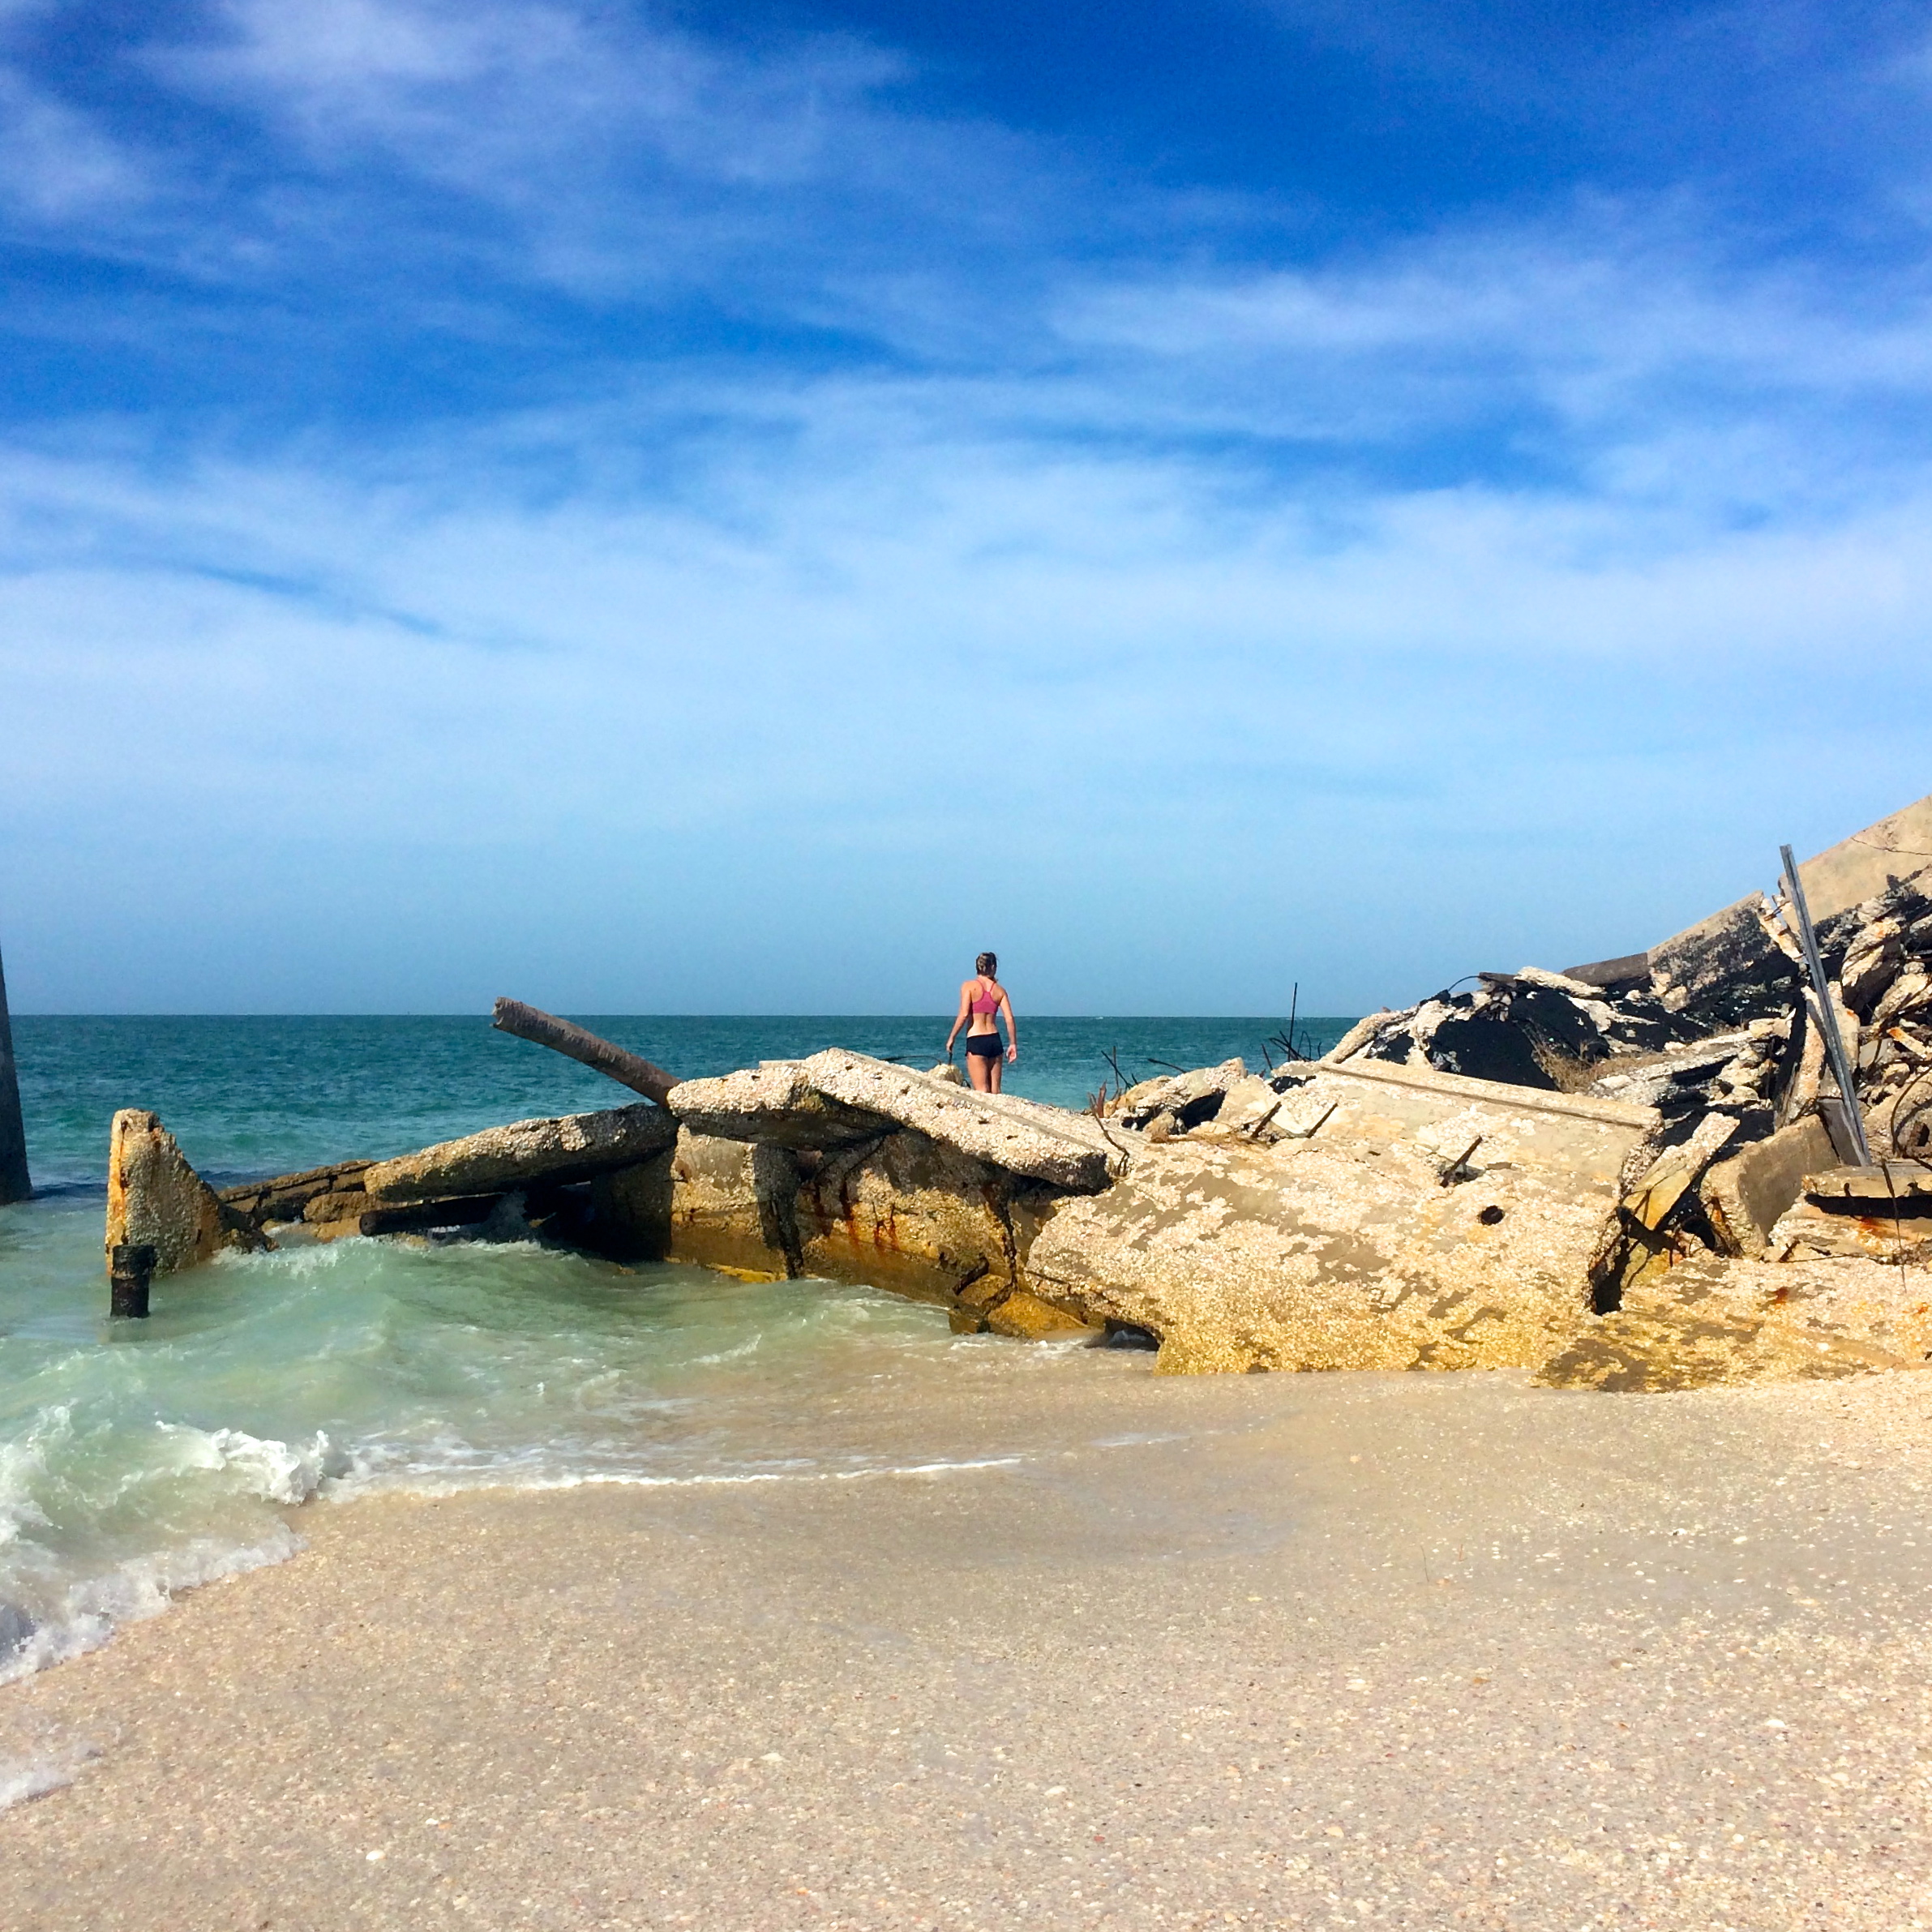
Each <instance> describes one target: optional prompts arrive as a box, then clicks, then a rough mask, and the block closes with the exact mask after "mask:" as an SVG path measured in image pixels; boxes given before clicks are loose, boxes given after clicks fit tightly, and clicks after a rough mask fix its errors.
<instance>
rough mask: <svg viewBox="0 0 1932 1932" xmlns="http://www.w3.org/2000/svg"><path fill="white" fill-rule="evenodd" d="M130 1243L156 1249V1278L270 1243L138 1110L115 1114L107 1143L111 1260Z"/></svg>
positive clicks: (162, 1130)
mask: <svg viewBox="0 0 1932 1932" xmlns="http://www.w3.org/2000/svg"><path fill="white" fill-rule="evenodd" d="M130 1243H131V1244H148V1245H151V1246H152V1248H153V1249H154V1251H155V1256H156V1265H155V1272H156V1274H174V1273H176V1272H178V1270H181V1269H183V1268H191V1267H193V1266H195V1265H196V1264H197V1263H198V1262H205V1261H210V1260H212V1259H213V1257H215V1256H216V1255H217V1254H219V1253H221V1251H222V1250H223V1249H226V1248H235V1249H261V1248H265V1247H267V1246H268V1243H267V1242H266V1241H265V1240H263V1238H262V1236H260V1235H259V1233H258V1232H255V1229H253V1228H252V1227H250V1226H249V1225H248V1224H247V1223H246V1222H244V1221H243V1220H242V1219H241V1217H240V1216H239V1215H238V1214H235V1213H234V1211H233V1210H232V1209H230V1208H229V1207H228V1206H225V1204H224V1203H223V1202H221V1199H220V1198H219V1197H217V1196H216V1193H215V1191H214V1189H212V1188H211V1187H210V1186H209V1185H208V1183H207V1182H206V1181H205V1180H203V1179H202V1178H201V1176H199V1174H197V1173H196V1172H195V1170H194V1168H193V1167H191V1166H189V1164H188V1162H187V1158H186V1155H184V1154H182V1150H181V1149H180V1147H179V1146H177V1145H176V1143H175V1139H174V1136H173V1134H171V1133H169V1131H168V1130H167V1129H166V1128H165V1127H164V1126H162V1125H161V1120H160V1119H159V1118H158V1116H156V1115H154V1114H151V1113H148V1112H146V1111H145V1110H144V1109H143V1108H141V1107H123V1108H122V1110H121V1112H118V1114H116V1115H115V1116H114V1125H113V1128H112V1129H111V1130H110V1133H109V1141H108V1158H107V1228H106V1240H105V1249H106V1252H107V1253H108V1255H109V1257H110V1260H111V1257H112V1255H113V1253H114V1249H116V1248H118V1247H120V1246H122V1244H130Z"/></svg>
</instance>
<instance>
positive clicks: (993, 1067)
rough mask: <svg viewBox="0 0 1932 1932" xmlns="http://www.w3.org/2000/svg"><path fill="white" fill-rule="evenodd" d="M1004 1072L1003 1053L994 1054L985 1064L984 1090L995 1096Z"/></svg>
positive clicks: (1004, 1060)
mask: <svg viewBox="0 0 1932 1932" xmlns="http://www.w3.org/2000/svg"><path fill="white" fill-rule="evenodd" d="M1005 1070H1006V1056H1005V1054H1004V1053H996V1054H995V1055H994V1056H992V1059H991V1060H988V1061H987V1063H986V1078H987V1089H986V1090H987V1092H988V1093H989V1094H996V1093H998V1092H999V1090H1000V1075H1001V1074H1002V1073H1005Z"/></svg>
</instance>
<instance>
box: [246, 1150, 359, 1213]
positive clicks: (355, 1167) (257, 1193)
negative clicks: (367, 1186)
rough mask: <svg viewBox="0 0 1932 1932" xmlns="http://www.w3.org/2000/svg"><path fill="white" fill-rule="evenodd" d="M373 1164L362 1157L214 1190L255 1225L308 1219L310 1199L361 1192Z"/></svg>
mask: <svg viewBox="0 0 1932 1932" xmlns="http://www.w3.org/2000/svg"><path fill="white" fill-rule="evenodd" d="M374 1165H375V1163H374V1162H373V1161H366V1160H342V1161H334V1162H332V1163H330V1164H329V1165H328V1167H305V1168H304V1169H303V1170H302V1172H300V1173H298V1174H277V1175H275V1176H272V1177H271V1178H270V1179H268V1180H251V1181H247V1182H245V1183H243V1184H241V1185H239V1186H237V1187H229V1188H221V1189H218V1190H217V1192H218V1193H219V1194H220V1196H221V1201H222V1203H223V1205H224V1206H226V1207H229V1208H230V1209H232V1210H233V1211H234V1213H236V1214H238V1215H239V1216H240V1217H241V1218H242V1219H243V1220H244V1221H246V1222H247V1223H249V1224H250V1225H251V1226H252V1227H258V1228H265V1227H272V1226H274V1225H276V1224H278V1223H294V1222H298V1221H301V1220H302V1219H311V1220H312V1219H315V1217H314V1216H312V1215H309V1214H307V1213H306V1210H307V1208H308V1206H309V1203H310V1202H311V1201H313V1200H315V1199H316V1198H317V1197H319V1196H320V1195H323V1194H341V1193H361V1192H362V1176H363V1175H364V1174H365V1173H366V1172H367V1171H368V1169H369V1168H371V1167H373V1166H374ZM364 1205H366V1203H364ZM359 1211H360V1209H359V1208H358V1212H359Z"/></svg>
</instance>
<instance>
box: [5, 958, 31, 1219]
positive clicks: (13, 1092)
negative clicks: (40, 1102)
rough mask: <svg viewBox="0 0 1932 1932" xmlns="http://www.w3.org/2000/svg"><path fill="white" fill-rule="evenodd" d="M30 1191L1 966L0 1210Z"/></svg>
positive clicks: (11, 1036) (11, 1031) (23, 1131)
mask: <svg viewBox="0 0 1932 1932" xmlns="http://www.w3.org/2000/svg"><path fill="white" fill-rule="evenodd" d="M32 1192H33V1182H32V1180H31V1179H30V1178H29V1177H28V1172H27V1126H26V1123H25V1122H24V1120H22V1119H21V1117H20V1081H19V1074H18V1073H16V1072H15V1069H14V1030H13V1025H12V1022H11V1021H10V1020H9V1019H8V1017H7V1013H6V966H4V965H3V964H0V1207H4V1206H6V1204H7V1202H10V1201H24V1200H26V1199H27V1198H28V1196H29V1195H30V1194H32Z"/></svg>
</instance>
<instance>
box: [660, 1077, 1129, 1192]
mask: <svg viewBox="0 0 1932 1932" xmlns="http://www.w3.org/2000/svg"><path fill="white" fill-rule="evenodd" d="M669 1104H670V1108H671V1110H672V1112H675V1114H677V1116H679V1119H680V1120H683V1122H684V1123H685V1124H686V1125H687V1126H688V1127H689V1128H690V1129H691V1130H692V1132H694V1133H700V1134H705V1135H707V1136H709V1137H714V1138H718V1139H728V1140H743V1141H758V1142H766V1143H768V1144H771V1145H775V1146H789V1147H792V1148H794V1149H796V1150H818V1151H827V1150H833V1149H835V1148H838V1147H842V1146H852V1145H854V1144H855V1143H857V1142H863V1141H865V1140H867V1139H868V1138H876V1137H879V1136H880V1135H881V1134H885V1133H891V1132H893V1131H894V1130H895V1129H901V1128H910V1129H912V1130H913V1131H914V1132H915V1133H923V1134H924V1135H925V1136H926V1137H927V1138H928V1139H930V1140H932V1141H935V1142H938V1143H940V1145H941V1146H948V1147H951V1148H953V1150H955V1151H956V1152H957V1153H959V1154H963V1155H965V1156H966V1158H967V1159H971V1160H977V1161H981V1162H983V1163H986V1164H987V1165H988V1166H990V1167H999V1168H1002V1169H1004V1170H1005V1172H1009V1173H1013V1174H1021V1175H1025V1176H1027V1177H1029V1178H1030V1179H1032V1180H1043V1181H1046V1182H1048V1183H1050V1184H1052V1185H1054V1186H1056V1187H1069V1188H1079V1189H1095V1188H1101V1187H1104V1186H1105V1185H1106V1184H1107V1172H1108V1162H1109V1159H1110V1157H1111V1158H1112V1159H1116V1160H1117V1159H1118V1155H1117V1153H1116V1151H1115V1150H1112V1149H1111V1148H1110V1147H1109V1146H1108V1143H1107V1139H1106V1137H1105V1136H1104V1135H1103V1133H1101V1132H1100V1130H1099V1127H1098V1126H1097V1125H1095V1124H1094V1123H1093V1122H1091V1121H1090V1120H1087V1119H1086V1116H1082V1115H1079V1114H1073V1113H1069V1112H1066V1111H1065V1109H1063V1108H1060V1107H1043V1106H1041V1105H1040V1104H1039V1103H1037V1102H1035V1101H1030V1100H1022V1099H1020V1098H1019V1097H1018V1096H1017V1095H1011V1094H979V1093H975V1092H973V1091H971V1090H970V1089H966V1088H962V1087H960V1086H956V1085H954V1084H953V1082H949V1081H947V1080H945V1079H944V1078H942V1077H940V1076H939V1075H937V1074H935V1073H918V1072H915V1070H914V1069H911V1068H910V1067H902V1066H895V1065H893V1064H892V1063H891V1062H890V1061H888V1060H874V1059H872V1058H871V1057H870V1056H867V1055H866V1054H863V1053H853V1052H846V1051H844V1050H843V1049H841V1048H837V1047H833V1048H830V1049H828V1050H827V1051H826V1052H823V1053H815V1054H813V1055H812V1056H811V1058H810V1059H808V1060H781V1061H772V1062H767V1063H766V1064H765V1065H762V1066H759V1067H756V1068H753V1069H748V1070H747V1071H745V1072H743V1073H728V1074H726V1075H724V1076H722V1077H720V1078H717V1079H711V1080H688V1081H686V1082H683V1084H682V1085H681V1086H677V1087H675V1088H673V1089H672V1090H671V1093H670V1101H669Z"/></svg>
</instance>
